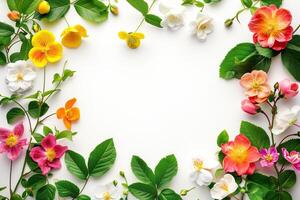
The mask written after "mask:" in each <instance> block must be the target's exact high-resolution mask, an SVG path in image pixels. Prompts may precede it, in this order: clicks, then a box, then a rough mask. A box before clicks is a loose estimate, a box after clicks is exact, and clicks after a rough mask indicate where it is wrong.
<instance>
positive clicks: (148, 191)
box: [128, 183, 157, 200]
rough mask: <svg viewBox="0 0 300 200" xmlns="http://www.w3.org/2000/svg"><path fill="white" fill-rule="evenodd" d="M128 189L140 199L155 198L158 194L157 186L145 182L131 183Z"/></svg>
mask: <svg viewBox="0 0 300 200" xmlns="http://www.w3.org/2000/svg"><path fill="white" fill-rule="evenodd" d="M128 189H129V192H130V193H131V194H132V195H133V196H135V197H136V198H137V199H139V200H154V199H155V197H156V196H157V191H156V188H155V187H154V186H152V185H147V184H144V183H133V184H132V185H129V187H128Z"/></svg>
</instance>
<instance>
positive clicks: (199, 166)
mask: <svg viewBox="0 0 300 200" xmlns="http://www.w3.org/2000/svg"><path fill="white" fill-rule="evenodd" d="M218 165H219V163H218V162H217V160H212V159H211V160H201V159H195V160H194V168H195V171H194V172H193V173H192V174H191V179H192V181H193V182H195V183H196V184H197V185H199V186H204V185H205V186H208V185H209V184H211V182H212V181H213V178H214V176H213V171H214V169H216V168H217V167H218Z"/></svg>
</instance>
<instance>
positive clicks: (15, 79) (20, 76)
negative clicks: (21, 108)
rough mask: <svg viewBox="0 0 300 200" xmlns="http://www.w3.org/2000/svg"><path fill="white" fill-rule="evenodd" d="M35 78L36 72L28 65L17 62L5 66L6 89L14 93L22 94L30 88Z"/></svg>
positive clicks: (20, 61) (21, 61)
mask: <svg viewBox="0 0 300 200" xmlns="http://www.w3.org/2000/svg"><path fill="white" fill-rule="evenodd" d="M35 78H36V72H35V71H34V70H33V68H32V67H31V65H30V63H29V62H27V61H25V60H19V61H17V62H15V63H9V64H8V65H7V74H6V84H7V86H8V89H9V90H10V91H11V92H14V93H22V92H25V91H27V90H28V89H30V88H31V87H32V84H33V81H34V79H35Z"/></svg>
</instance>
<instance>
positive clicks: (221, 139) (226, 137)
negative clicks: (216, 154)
mask: <svg viewBox="0 0 300 200" xmlns="http://www.w3.org/2000/svg"><path fill="white" fill-rule="evenodd" d="M228 141H229V135H228V133H227V131H226V130H223V131H222V132H221V133H220V134H219V136H218V139H217V144H218V146H219V147H221V146H222V144H225V143H227V142H228Z"/></svg>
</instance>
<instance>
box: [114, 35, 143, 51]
mask: <svg viewBox="0 0 300 200" xmlns="http://www.w3.org/2000/svg"><path fill="white" fill-rule="evenodd" d="M119 38H120V39H122V40H125V41H126V43H127V46H128V47H129V48H131V49H136V48H138V47H139V46H140V45H141V40H142V39H144V38H145V36H144V34H143V33H137V32H130V33H127V32H124V31H121V32H119Z"/></svg>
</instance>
